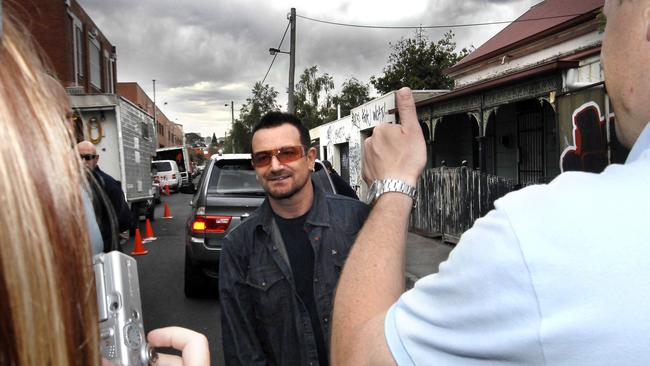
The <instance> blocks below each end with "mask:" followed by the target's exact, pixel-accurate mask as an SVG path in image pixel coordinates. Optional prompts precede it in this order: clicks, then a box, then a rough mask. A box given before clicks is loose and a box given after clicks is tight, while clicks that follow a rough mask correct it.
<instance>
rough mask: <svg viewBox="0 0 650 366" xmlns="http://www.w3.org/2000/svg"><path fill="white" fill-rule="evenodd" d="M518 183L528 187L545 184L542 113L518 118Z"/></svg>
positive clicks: (523, 114) (525, 114)
mask: <svg viewBox="0 0 650 366" xmlns="http://www.w3.org/2000/svg"><path fill="white" fill-rule="evenodd" d="M517 136H518V149H519V156H518V157H519V158H518V167H519V174H518V178H519V179H518V181H519V184H521V185H523V186H526V185H529V184H536V183H543V182H544V181H545V179H544V156H545V155H544V117H543V115H542V113H541V112H537V111H535V112H525V113H521V114H519V115H518V116H517Z"/></svg>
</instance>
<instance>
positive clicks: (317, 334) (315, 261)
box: [219, 112, 368, 365]
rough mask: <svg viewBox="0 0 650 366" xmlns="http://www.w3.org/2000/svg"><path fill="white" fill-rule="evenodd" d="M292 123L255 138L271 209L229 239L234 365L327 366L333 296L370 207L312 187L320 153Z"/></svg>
mask: <svg viewBox="0 0 650 366" xmlns="http://www.w3.org/2000/svg"><path fill="white" fill-rule="evenodd" d="M309 143H310V139H309V131H308V130H307V129H306V128H305V127H304V126H303V124H302V123H301V122H300V120H299V119H298V118H296V117H295V116H294V115H291V114H287V113H281V112H271V113H268V114H267V115H265V116H264V117H263V118H262V119H261V120H260V122H259V123H258V124H257V125H256V126H255V127H254V128H253V141H252V149H253V153H252V164H253V166H254V168H255V172H256V175H257V180H258V181H259V182H260V184H261V185H262V187H263V188H264V190H265V191H266V193H267V198H266V200H265V201H264V203H263V204H262V205H261V206H260V208H258V209H257V210H256V211H255V212H254V213H253V214H252V215H251V216H250V217H249V218H248V219H247V220H246V221H244V222H243V223H242V224H240V225H239V226H238V227H236V228H235V229H233V230H232V231H231V232H230V233H229V234H228V235H227V236H226V238H225V240H224V243H223V246H222V253H221V259H220V261H221V262H220V270H219V292H220V300H221V315H222V326H223V328H222V335H223V345H224V353H225V359H226V364H227V365H251V364H260V365H261V364H265V365H266V364H268V365H327V364H328V350H329V334H330V319H331V311H332V302H333V295H334V289H335V288H336V284H337V281H338V277H339V274H340V272H341V268H342V267H343V263H344V262H345V259H346V257H347V255H348V252H349V251H350V247H351V246H352V243H353V242H354V239H355V237H356V235H357V232H358V231H359V230H360V229H361V226H362V225H363V222H364V221H365V219H366V217H367V215H368V207H367V206H366V205H365V204H364V203H362V202H359V201H357V200H354V199H351V198H348V197H344V196H340V195H330V194H325V193H324V192H323V191H321V190H320V189H319V188H318V187H317V186H316V185H315V184H313V183H312V180H311V174H310V173H311V172H312V171H313V170H314V164H315V159H316V150H315V149H314V148H312V147H309Z"/></svg>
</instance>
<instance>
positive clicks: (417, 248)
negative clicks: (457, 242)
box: [405, 233, 454, 290]
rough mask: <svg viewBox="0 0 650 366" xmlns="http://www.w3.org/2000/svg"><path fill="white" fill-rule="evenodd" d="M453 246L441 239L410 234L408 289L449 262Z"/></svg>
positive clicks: (407, 260)
mask: <svg viewBox="0 0 650 366" xmlns="http://www.w3.org/2000/svg"><path fill="white" fill-rule="evenodd" d="M453 248H454V247H453V245H452V244H448V243H444V242H442V240H440V239H433V238H428V237H425V236H421V235H418V234H414V233H408V237H407V239H406V273H405V276H406V289H407V290H408V289H411V288H413V285H414V284H415V281H417V280H418V279H420V278H422V277H424V276H427V275H429V274H431V273H436V272H438V266H439V265H440V263H442V262H444V261H445V260H447V257H448V256H449V253H450V252H451V250H452V249H453Z"/></svg>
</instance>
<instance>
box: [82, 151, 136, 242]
mask: <svg viewBox="0 0 650 366" xmlns="http://www.w3.org/2000/svg"><path fill="white" fill-rule="evenodd" d="M77 149H78V150H79V154H80V157H81V159H82V160H83V162H84V164H85V165H86V167H87V168H88V172H89V173H91V174H92V177H91V182H90V183H91V187H92V188H93V207H94V209H95V216H96V217H97V224H98V225H99V230H100V232H101V234H102V239H103V241H104V252H109V251H111V250H115V249H118V250H120V251H122V248H121V244H120V237H119V233H121V232H123V231H126V230H129V228H130V227H131V220H132V218H131V211H130V210H129V205H128V203H126V200H125V196H124V191H122V185H121V184H120V182H119V181H117V180H115V179H114V178H113V177H111V176H110V175H108V174H106V173H105V172H103V171H102V170H101V169H99V166H98V165H97V163H98V162H99V155H98V154H97V149H96V148H95V145H94V144H93V143H92V142H90V141H81V142H80V143H78V144H77Z"/></svg>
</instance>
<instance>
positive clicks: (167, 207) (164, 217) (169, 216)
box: [163, 202, 174, 219]
mask: <svg viewBox="0 0 650 366" xmlns="http://www.w3.org/2000/svg"><path fill="white" fill-rule="evenodd" d="M172 217H174V216H172V213H171V212H170V211H169V205H168V204H167V202H165V213H164V214H163V219H171V218H172Z"/></svg>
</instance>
